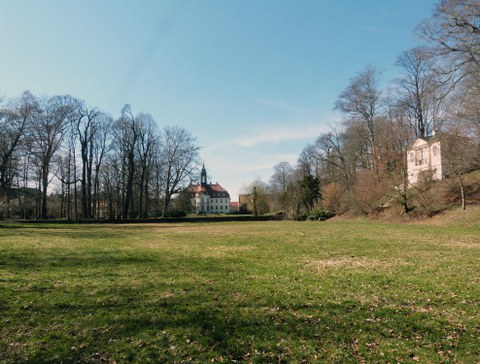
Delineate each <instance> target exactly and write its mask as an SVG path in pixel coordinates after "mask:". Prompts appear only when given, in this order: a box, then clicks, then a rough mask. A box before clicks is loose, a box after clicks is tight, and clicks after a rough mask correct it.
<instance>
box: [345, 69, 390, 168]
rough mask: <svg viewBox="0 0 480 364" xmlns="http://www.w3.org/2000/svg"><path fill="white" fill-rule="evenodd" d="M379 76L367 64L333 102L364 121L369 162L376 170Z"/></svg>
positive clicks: (346, 112)
mask: <svg viewBox="0 0 480 364" xmlns="http://www.w3.org/2000/svg"><path fill="white" fill-rule="evenodd" d="M379 78H380V73H379V71H378V70H377V69H376V68H374V67H373V66H368V67H367V68H366V69H365V70H363V71H361V72H359V73H358V74H357V75H356V76H355V77H354V78H352V79H351V80H350V84H349V85H348V86H347V88H346V89H345V90H344V91H343V92H342V93H341V94H340V95H339V96H338V100H337V102H336V103H335V108H336V109H337V110H340V111H341V112H343V113H345V114H346V115H348V116H350V117H351V118H353V119H356V120H361V121H362V122H364V123H365V127H366V129H367V132H368V133H367V138H368V139H367V141H368V144H369V163H370V165H371V168H372V169H374V170H377V159H378V153H377V145H376V127H375V119H376V117H377V116H378V113H379V110H380V108H381V107H382V101H381V92H380V89H379V87H378V82H379Z"/></svg>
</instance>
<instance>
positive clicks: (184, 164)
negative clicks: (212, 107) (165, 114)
mask: <svg viewBox="0 0 480 364" xmlns="http://www.w3.org/2000/svg"><path fill="white" fill-rule="evenodd" d="M161 145H162V149H161V159H162V163H163V165H164V167H163V168H164V181H163V193H164V200H163V201H164V202H163V213H162V215H163V216H165V215H166V214H167V212H168V209H169V207H170V202H171V199H172V196H173V195H175V194H176V193H179V192H180V191H181V187H182V184H184V183H189V182H190V181H191V180H192V179H193V178H195V177H194V175H195V171H196V169H197V167H198V151H199V147H198V146H197V145H196V140H195V138H194V137H193V136H192V135H191V134H190V133H189V132H188V131H187V130H185V129H183V128H180V127H166V128H164V129H163V131H162V135H161Z"/></svg>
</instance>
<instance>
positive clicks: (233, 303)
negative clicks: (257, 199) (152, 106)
mask: <svg viewBox="0 0 480 364" xmlns="http://www.w3.org/2000/svg"><path fill="white" fill-rule="evenodd" d="M23 362H33V363H52V362H53V363H60V362H64V363H65V362H67V363H69V362H82V363H84V362H90V363H115V362H116V363H130V362H136V363H148V362H152V363H159V362H160V363H206V362H227V363H234V362H245V363H249V362H252V363H302V362H303V363H315V362H338V363H344V362H345V363H361V362H365V363H372V362H373V363H374V362H378V363H384V362H424V363H446V362H450V363H455V362H463V363H476V362H480V227H463V228H459V227H452V226H450V227H446V226H443V227H438V226H436V227H433V226H419V225H395V224H374V223H368V222H323V223H322V222H303V223H300V222H287V221H282V222H218V223H210V224H208V223H193V224H192V223H190V224H187V223H184V224H143V225H55V224H46V225H3V227H0V363H23Z"/></svg>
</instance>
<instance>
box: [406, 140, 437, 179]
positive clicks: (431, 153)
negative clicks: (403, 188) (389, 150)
mask: <svg viewBox="0 0 480 364" xmlns="http://www.w3.org/2000/svg"><path fill="white" fill-rule="evenodd" d="M407 171H408V182H409V183H410V184H415V183H417V182H418V180H419V174H420V173H421V172H424V171H432V177H433V179H436V180H441V179H442V178H443V170H442V153H441V149H440V141H439V140H436V141H434V142H431V143H429V142H427V141H425V140H421V139H419V140H417V142H415V144H414V145H413V146H412V148H410V149H409V150H408V152H407Z"/></svg>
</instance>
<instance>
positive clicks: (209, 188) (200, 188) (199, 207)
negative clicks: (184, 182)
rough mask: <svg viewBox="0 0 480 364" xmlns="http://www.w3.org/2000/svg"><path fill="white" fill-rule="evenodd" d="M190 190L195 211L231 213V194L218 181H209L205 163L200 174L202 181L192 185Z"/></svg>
mask: <svg viewBox="0 0 480 364" xmlns="http://www.w3.org/2000/svg"><path fill="white" fill-rule="evenodd" d="M188 190H189V191H190V192H191V194H192V204H193V205H194V206H195V212H196V213H197V214H199V213H201V214H202V213H209V214H228V213H230V194H229V193H228V192H227V191H226V190H225V189H224V188H223V187H222V186H220V185H219V184H218V183H216V184H212V183H211V182H210V183H207V170H206V169H205V165H204V166H203V167H202V172H201V174H200V183H198V184H196V185H191V186H190V187H189V188H188Z"/></svg>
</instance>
